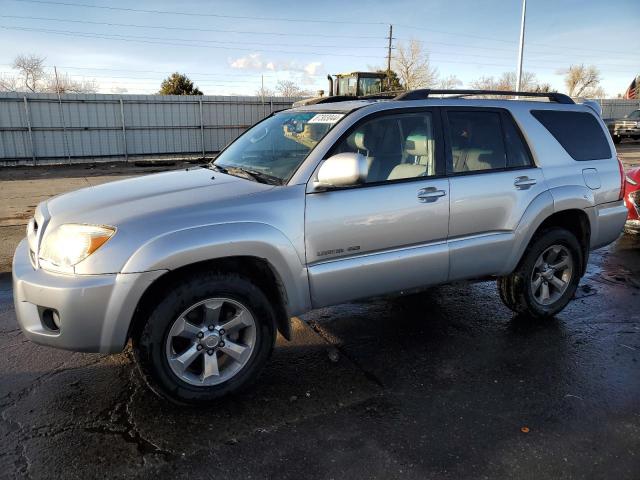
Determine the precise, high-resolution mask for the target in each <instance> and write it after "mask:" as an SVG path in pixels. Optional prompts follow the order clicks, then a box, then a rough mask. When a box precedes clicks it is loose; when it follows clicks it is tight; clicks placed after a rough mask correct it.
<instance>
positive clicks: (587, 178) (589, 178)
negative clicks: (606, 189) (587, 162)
mask: <svg viewBox="0 0 640 480" xmlns="http://www.w3.org/2000/svg"><path fill="white" fill-rule="evenodd" d="M582 178H584V184H585V185H586V186H587V187H589V188H590V189H591V190H598V189H599V188H600V187H601V186H602V185H601V183H600V175H599V174H598V170H596V169H595V168H585V169H583V170H582Z"/></svg>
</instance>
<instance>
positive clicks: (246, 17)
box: [13, 0, 386, 25]
mask: <svg viewBox="0 0 640 480" xmlns="http://www.w3.org/2000/svg"><path fill="white" fill-rule="evenodd" d="M13 1H14V2H19V3H40V4H46V5H62V6H65V7H83V8H96V9H102V10H115V11H120V12H135V13H151V14H159V15H183V16H188V17H214V18H234V19H237V20H265V21H269V22H298V23H335V24H347V25H386V24H385V23H383V22H357V21H352V20H319V19H309V18H286V17H257V16H249V15H220V14H217V13H202V12H198V13H196V12H179V11H167V10H144V9H140V8H125V7H108V6H105V5H89V4H86V3H71V2H53V1H48V0H13Z"/></svg>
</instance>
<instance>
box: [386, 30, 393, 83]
mask: <svg viewBox="0 0 640 480" xmlns="http://www.w3.org/2000/svg"><path fill="white" fill-rule="evenodd" d="M388 40H389V47H388V50H387V88H388V89H389V90H391V42H392V41H393V25H389V38H388Z"/></svg>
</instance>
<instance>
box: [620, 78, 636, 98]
mask: <svg viewBox="0 0 640 480" xmlns="http://www.w3.org/2000/svg"><path fill="white" fill-rule="evenodd" d="M639 80H640V76H637V77H636V78H634V79H633V81H632V82H631V85H629V88H627V91H626V92H624V97H623V98H627V99H630V100H633V99H636V98H638V93H640V92H638V83H640V82H639Z"/></svg>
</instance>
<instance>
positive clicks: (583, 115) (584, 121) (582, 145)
mask: <svg viewBox="0 0 640 480" xmlns="http://www.w3.org/2000/svg"><path fill="white" fill-rule="evenodd" d="M531 114H532V115H533V116H534V117H535V118H536V119H537V120H538V121H539V122H540V123H541V124H542V125H544V127H545V128H546V129H547V130H548V131H549V133H551V135H553V136H554V138H555V139H556V140H557V141H558V143H560V145H562V147H563V148H564V149H565V150H566V152H567V153H568V154H569V155H571V157H572V158H573V159H574V160H578V161H583V160H600V159H606V158H611V148H610V147H609V142H608V140H607V137H606V136H605V134H604V132H603V129H602V127H600V124H599V123H598V121H597V120H596V117H594V116H593V115H591V114H590V113H587V112H570V111H561V110H532V111H531Z"/></svg>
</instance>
